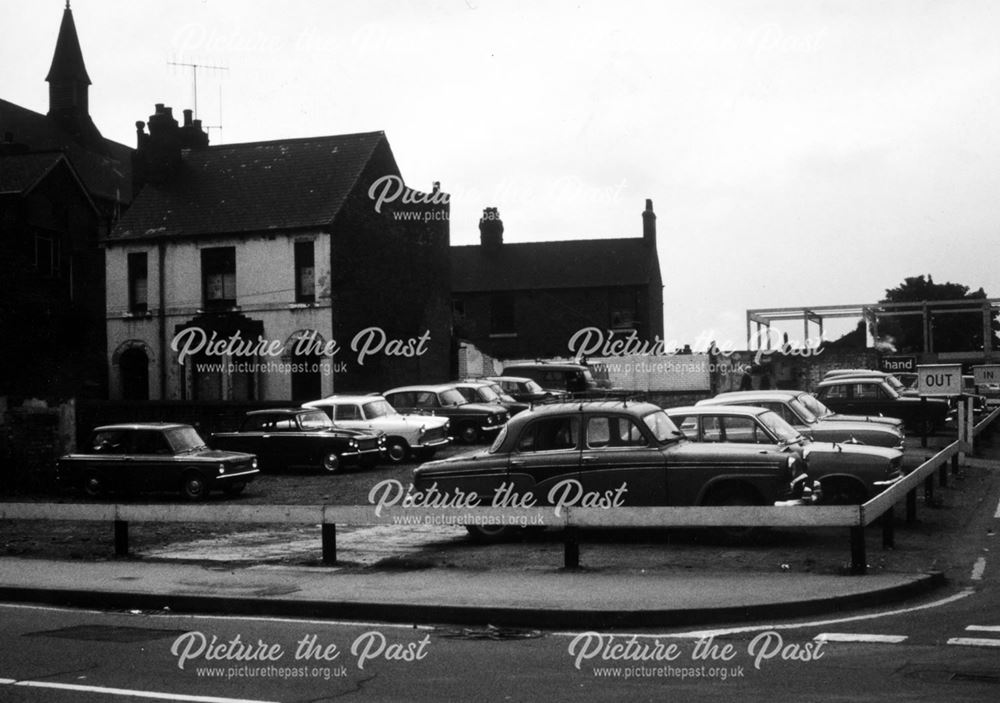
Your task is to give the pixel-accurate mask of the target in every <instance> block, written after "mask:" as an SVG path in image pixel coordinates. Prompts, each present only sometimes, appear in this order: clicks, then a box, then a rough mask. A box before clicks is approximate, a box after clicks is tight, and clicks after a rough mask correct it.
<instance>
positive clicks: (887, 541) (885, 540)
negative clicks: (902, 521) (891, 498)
mask: <svg viewBox="0 0 1000 703" xmlns="http://www.w3.org/2000/svg"><path fill="white" fill-rule="evenodd" d="M894 520H895V508H894V507H893V508H889V509H888V510H886V511H885V512H884V513H882V517H880V518H879V521H880V522H881V524H882V549H894V548H895V547H896V528H895V525H894V524H893V521H894Z"/></svg>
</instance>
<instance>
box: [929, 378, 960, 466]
mask: <svg viewBox="0 0 1000 703" xmlns="http://www.w3.org/2000/svg"><path fill="white" fill-rule="evenodd" d="M962 390H963V389H962V365H961V364H919V365H918V366H917V391H918V392H919V394H920V397H921V398H927V397H936V398H959V402H958V403H957V405H958V408H957V410H958V427H959V431H958V438H959V439H960V440H962V441H964V440H965V434H964V431H965V420H966V418H965V404H964V403H962V402H961V399H960V398H961V395H962ZM921 444H922V445H923V446H927V443H926V437H925V439H924V441H923V442H922V443H921ZM959 460H960V461H961V462H962V463H965V455H964V453H963V454H961V455H960V459H959Z"/></svg>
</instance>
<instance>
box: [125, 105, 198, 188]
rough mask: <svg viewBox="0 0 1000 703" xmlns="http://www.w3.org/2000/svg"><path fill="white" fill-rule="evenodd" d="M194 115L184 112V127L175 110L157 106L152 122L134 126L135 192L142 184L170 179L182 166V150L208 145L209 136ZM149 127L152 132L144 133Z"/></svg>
mask: <svg viewBox="0 0 1000 703" xmlns="http://www.w3.org/2000/svg"><path fill="white" fill-rule="evenodd" d="M193 114H194V113H193V112H192V111H191V110H184V125H183V126H180V125H178V124H177V120H175V119H174V111H173V108H170V107H167V106H165V105H164V104H163V103H157V104H156V111H155V112H154V113H153V114H152V115H150V116H149V122H148V123H145V124H144V123H143V122H142V121H141V120H140V121H138V122H136V123H135V129H136V151H135V155H134V156H133V170H134V175H135V181H136V183H135V186H136V189H138V188H139V187H141V186H142V184H143V182H149V183H164V182H166V181H167V180H169V179H170V177H171V175H172V174H173V172H174V170H175V169H176V168H177V166H179V165H180V163H181V150H182V149H194V148H201V147H206V146H208V134H206V133H205V132H204V131H203V130H202V128H201V120H192V119H191V118H192V116H193ZM144 127H148V128H149V133H148V134H146V133H145V132H144V131H143V128H144Z"/></svg>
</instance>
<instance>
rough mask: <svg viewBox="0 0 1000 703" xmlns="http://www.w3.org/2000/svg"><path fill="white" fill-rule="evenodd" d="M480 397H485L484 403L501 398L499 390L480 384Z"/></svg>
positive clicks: (493, 401)
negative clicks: (498, 393)
mask: <svg viewBox="0 0 1000 703" xmlns="http://www.w3.org/2000/svg"><path fill="white" fill-rule="evenodd" d="M479 397H480V398H482V399H483V402H484V403H495V402H497V401H498V400H500V396H499V395H497V392H496V391H495V390H493V389H492V388H490V387H489V386H479Z"/></svg>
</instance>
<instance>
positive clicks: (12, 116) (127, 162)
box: [0, 99, 132, 203]
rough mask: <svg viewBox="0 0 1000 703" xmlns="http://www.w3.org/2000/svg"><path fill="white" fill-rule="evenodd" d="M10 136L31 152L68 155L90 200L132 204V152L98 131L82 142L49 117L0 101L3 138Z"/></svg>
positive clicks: (0, 121)
mask: <svg viewBox="0 0 1000 703" xmlns="http://www.w3.org/2000/svg"><path fill="white" fill-rule="evenodd" d="M7 132H9V133H10V134H11V135H12V136H13V138H14V141H15V142H17V143H21V144H25V145H27V147H28V149H29V150H30V151H32V152H43V151H62V152H63V153H65V154H66V156H67V157H68V158H69V160H70V162H71V163H72V164H73V167H74V168H75V169H76V172H77V173H78V174H79V175H80V179H81V180H82V181H83V183H84V185H85V186H86V187H87V191H88V192H89V193H90V195H91V197H96V198H101V199H104V200H110V201H115V200H120V201H121V202H124V203H127V202H128V201H129V200H131V198H132V149H130V148H129V147H127V146H125V145H124V144H118V143H117V142H113V141H111V140H110V139H105V138H104V137H101V136H100V135H99V133H97V130H96V128H95V129H94V133H95V134H97V137H96V138H95V139H93V140H83V141H80V140H77V139H74V138H73V137H72V136H71V135H69V134H67V133H66V132H65V131H63V130H62V129H61V128H60V127H59V125H58V123H57V122H56V121H55V120H53V119H51V118H49V117H47V116H46V115H42V114H40V113H38V112H34V111H33V110H29V109H27V108H24V107H21V106H20V105H15V104H14V103H12V102H8V101H6V100H2V99H0V134H2V133H7Z"/></svg>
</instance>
